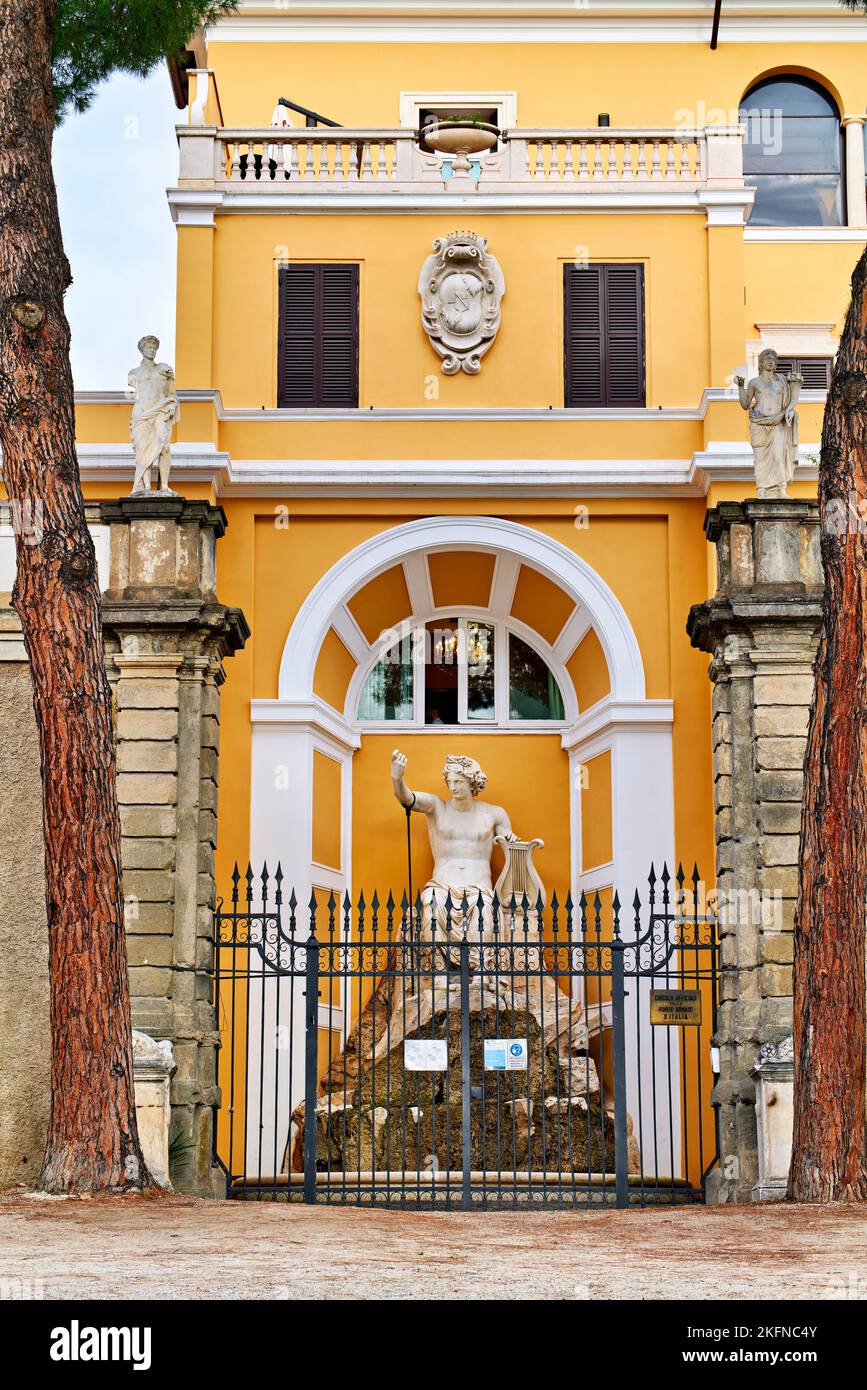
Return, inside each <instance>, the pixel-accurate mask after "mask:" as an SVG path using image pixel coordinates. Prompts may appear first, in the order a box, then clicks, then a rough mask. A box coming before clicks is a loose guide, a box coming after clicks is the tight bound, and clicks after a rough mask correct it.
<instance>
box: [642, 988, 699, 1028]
mask: <svg viewBox="0 0 867 1390" xmlns="http://www.w3.org/2000/svg"><path fill="white" fill-rule="evenodd" d="M650 1021H651V1023H653V1024H656V1025H658V1026H659V1027H662V1028H683V1027H696V1026H697V1025H698V1024H700V1023H701V993H700V992H699V990H697V989H652V990H651V991H650Z"/></svg>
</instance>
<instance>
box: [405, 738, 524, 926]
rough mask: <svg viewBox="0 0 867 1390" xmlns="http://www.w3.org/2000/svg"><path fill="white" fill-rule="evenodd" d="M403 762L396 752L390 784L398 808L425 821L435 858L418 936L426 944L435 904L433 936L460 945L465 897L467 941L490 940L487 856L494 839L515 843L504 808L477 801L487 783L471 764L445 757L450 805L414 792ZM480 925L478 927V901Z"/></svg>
mask: <svg viewBox="0 0 867 1390" xmlns="http://www.w3.org/2000/svg"><path fill="white" fill-rule="evenodd" d="M406 764H407V760H406V757H405V755H404V754H403V753H401V752H400V750H399V749H395V751H394V752H393V753H392V756H391V781H392V786H393V788H394V794H395V796H396V797H397V799H398V801H399V802H400V804H401V806H405V807H408V808H409V810H411V811H417V812H419V813H420V814H421V815H423V816H426V817H427V828H428V836H429V838H430V847H431V851H432V853H433V859H434V865H433V873H432V874H431V877H430V878H429V879H428V881H427V883H426V884H425V886H424V888H423V890H422V895H421V901H422V921H421V935H422V938H423V939H430V936H431V929H432V926H433V920H432V919H433V916H434V914H433V912H432V903H433V902H434V900H435V902H436V932H437V937H438V938H439V939H441V940H442V939H443V938H444V937H446V936H448V937H449V938H451V939H453V940H459V939H460V937H461V936H462V935H463V930H464V913H463V908H462V901H463V898H464V895H465V894H466V899H467V907H468V911H467V919H466V931H467V937H468V939H470V940H476V941H479V940H485V939H490V935H491V933H492V930H493V915H492V903H493V896H494V890H493V887H492V884H491V854H492V853H493V849H494V837H495V836H496V835H502V836H504V837H505V838H506V839H507V840H515V839H517V836H516V835H514V834H513V833H512V826H511V822H510V821H509V817H508V815H507V814H506V812H505V811H504V810H503V808H502V806H494V805H492V804H491V803H490V802H487V801H478V800H477V797H478V795H479V792H481V791H484V788H485V786H486V785H487V781H488V779H487V777H486V776H485V774H484V772H483V771H482V769H481V767H480V766H479V764H478V763H477V762H476V760H475V758H467V757H463V756H460V755H457V754H451V753H450V754H449V755H448V757H447V758H446V761H445V767H444V768H443V780H444V781H445V784H446V786H447V787H448V789H449V792H450V793H451V796H450V798H449V799H448V800H444V799H443V798H442V797H440V796H435V795H434V794H433V793H432V792H414V791H411V790H410V788H409V787H408V786H407V784H406V779H405V776H404V774H405V772H406ZM449 893H450V894H451V897H452V912H451V921H447V920H446V909H445V902H446V897H447V896H448V894H449ZM480 894H481V898H482V921H481V922H479V920H478V919H479V895H480Z"/></svg>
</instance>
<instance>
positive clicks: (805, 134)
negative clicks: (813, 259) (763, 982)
mask: <svg viewBox="0 0 867 1390" xmlns="http://www.w3.org/2000/svg"><path fill="white" fill-rule="evenodd" d="M740 119H741V122H742V123H743V124H744V125H746V128H747V134H746V139H745V141H744V175H745V178H746V182H747V184H748V185H749V186H751V187H754V188H755V190H756V200H755V203H754V204H753V210H752V214H751V216H750V224H751V226H753V227H839V226H842V224H843V216H844V208H843V141H842V133H841V129H840V113H839V111H838V110H837V107H836V105H835V103H834V101H833V100H832V98H831V96H830V95H829V94H828V92H826V91H825V90H824V89H823V88H822V87H819V86H818V85H817V84H816V83H815V82H810V81H808V80H807V78H804V77H772V78H769V79H768V80H767V81H765V82H759V83H758V85H757V86H755V87H753V89H752V91H751V92H748V94H747V95H746V96H745V97H744V99H743V101H742V102H741V108H740Z"/></svg>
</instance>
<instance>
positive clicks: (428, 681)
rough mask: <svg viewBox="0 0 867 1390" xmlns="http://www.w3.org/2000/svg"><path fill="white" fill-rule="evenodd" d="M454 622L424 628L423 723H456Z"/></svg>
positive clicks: (443, 621) (437, 622)
mask: <svg viewBox="0 0 867 1390" xmlns="http://www.w3.org/2000/svg"><path fill="white" fill-rule="evenodd" d="M458 637H459V634H458V620H457V618H435V619H434V620H433V622H430V623H428V624H427V626H426V628H425V666H424V722H425V724H457V722H458Z"/></svg>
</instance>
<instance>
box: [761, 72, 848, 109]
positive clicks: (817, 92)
mask: <svg viewBox="0 0 867 1390" xmlns="http://www.w3.org/2000/svg"><path fill="white" fill-rule="evenodd" d="M741 110H742V111H768V112H774V111H784V112H785V114H786V115H787V116H789V115H791V116H836V115H837V109H836V107H835V105H834V102H833V100H832V98H831V96H830V93H828V92H823V91H822V89H821V88H820V87H814V86H813V85H812V84H811V83H809V82H799V81H798V80H797V79H795V78H783V79H782V80H780V79H777V80H776V81H773V82H762V83H761V84H760V86H758V87H756V88H754V90H753V91H751V92H750V93H749V95H748V96H745V97H744V99H743V101H742V102H741Z"/></svg>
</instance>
